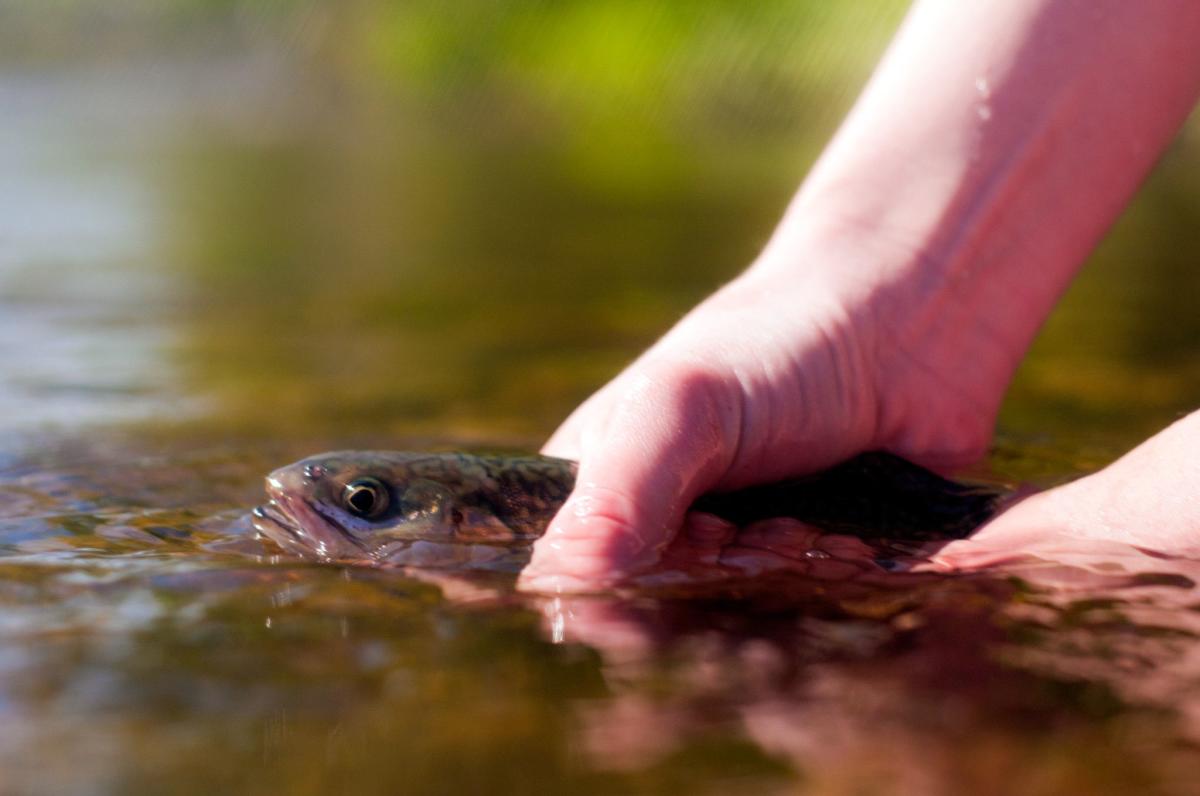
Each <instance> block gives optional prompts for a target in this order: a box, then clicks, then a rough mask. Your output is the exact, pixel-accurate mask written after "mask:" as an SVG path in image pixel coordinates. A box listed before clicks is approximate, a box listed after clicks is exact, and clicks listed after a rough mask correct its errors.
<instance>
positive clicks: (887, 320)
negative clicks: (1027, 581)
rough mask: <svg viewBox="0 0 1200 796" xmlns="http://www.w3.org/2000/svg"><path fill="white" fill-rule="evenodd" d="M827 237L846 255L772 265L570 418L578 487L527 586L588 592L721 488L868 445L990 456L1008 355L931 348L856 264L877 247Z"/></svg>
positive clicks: (564, 451) (549, 448)
mask: <svg viewBox="0 0 1200 796" xmlns="http://www.w3.org/2000/svg"><path fill="white" fill-rule="evenodd" d="M818 248H822V249H823V250H824V251H825V252H828V253H829V256H830V257H840V258H841V259H842V264H843V265H845V266H846V267H845V268H840V269H838V268H820V269H812V270H803V271H800V272H799V273H796V272H785V271H784V270H783V269H778V268H775V267H773V266H772V264H771V263H769V262H764V263H760V264H759V265H758V266H756V267H755V268H752V269H751V270H750V271H748V272H747V273H746V274H745V275H743V276H742V277H741V278H739V279H738V280H737V281H735V282H733V283H731V284H729V285H728V286H726V287H725V288H724V289H723V290H721V291H719V292H718V293H717V294H716V295H714V296H713V297H712V298H710V299H709V300H708V301H706V302H704V303H703V304H701V305H700V306H699V307H698V308H697V309H696V310H694V311H693V312H692V313H691V314H690V315H689V316H687V317H686V318H685V319H684V320H683V321H682V322H681V323H680V324H679V325H678V326H677V327H676V328H675V329H673V330H672V331H671V332H670V333H669V334H667V335H666V337H664V338H663V339H662V340H661V341H660V342H659V343H658V344H657V345H655V346H654V347H653V348H651V349H650V350H649V351H648V352H647V353H646V354H645V355H643V356H642V357H641V358H640V359H639V360H637V361H636V362H635V363H633V364H632V365H631V366H630V367H629V368H627V369H626V370H625V372H623V373H622V374H620V375H619V376H617V378H615V379H614V380H613V381H612V382H610V383H609V384H608V385H607V386H605V387H604V388H602V389H601V390H600V391H599V392H597V393H596V394H595V395H593V396H592V397H591V398H590V399H589V400H588V401H586V402H585V403H584V404H583V405H582V406H581V407H580V408H579V409H578V410H577V411H576V412H575V413H574V414H573V415H572V416H571V417H570V418H569V419H568V420H567V421H566V422H565V423H564V424H563V425H562V427H561V428H560V429H559V430H558V431H557V433H556V434H555V435H554V436H553V437H552V438H551V440H550V441H549V442H548V443H547V445H546V446H545V448H544V452H545V453H547V454H550V455H555V456H562V457H566V458H573V459H577V460H579V462H580V469H579V474H578V477H577V480H576V484H577V485H576V489H575V492H574V493H573V494H572V496H571V498H570V500H569V501H568V502H567V504H566V505H565V506H564V507H563V509H562V510H561V511H560V512H559V514H558V516H557V517H556V518H555V520H554V521H553V522H552V523H551V525H550V527H549V529H548V530H547V532H546V534H545V535H544V536H543V537H542V539H541V540H539V542H538V543H537V545H536V546H535V550H534V555H533V559H532V561H531V563H530V565H529V567H527V569H526V570H525V572H524V574H523V579H522V584H523V586H525V587H526V588H530V589H535V590H543V591H545V590H549V591H554V590H574V589H589V588H595V587H598V586H603V585H604V584H606V583H607V582H609V581H611V580H613V579H616V578H619V577H622V576H624V575H626V574H628V573H629V572H630V571H634V570H637V569H641V568H643V567H645V566H646V565H648V564H650V563H652V562H653V561H655V560H656V558H657V556H658V554H659V552H660V551H661V550H662V549H663V548H664V547H665V546H666V545H667V543H668V542H669V541H670V540H671V539H672V538H673V536H674V535H675V533H676V531H677V529H678V528H679V527H680V526H681V524H682V521H683V516H684V512H685V511H686V509H687V507H688V506H689V505H690V504H691V503H692V502H693V500H695V498H696V497H698V496H699V495H701V494H703V493H705V492H708V491H712V490H722V489H732V488H737V487H740V486H745V485H748V484H752V483H761V482H769V481H773V480H779V479H782V478H785V477H788V476H795V475H799V474H802V473H806V472H811V471H814V470H818V469H820V468H823V467H826V466H829V465H831V464H834V463H836V462H838V461H840V460H843V459H845V458H847V457H849V456H851V455H853V454H855V453H858V452H860V451H863V450H867V449H888V450H891V451H893V452H895V453H897V454H900V455H902V456H906V457H908V458H911V459H913V460H915V461H917V462H920V463H923V464H926V465H930V466H953V465H959V464H963V463H965V462H967V461H970V460H972V459H973V458H975V457H976V456H978V455H979V454H980V453H982V451H983V450H984V448H985V447H986V444H987V442H988V440H989V439H990V435H991V428H992V422H993V418H994V415H995V411H996V408H997V405H998V403H999V398H1000V395H1001V393H1002V391H1003V388H1004V385H1005V384H1006V382H1007V378H1008V370H1007V360H1006V359H1004V358H998V359H997V360H996V361H995V363H994V364H993V365H991V366H989V364H988V363H985V362H984V361H983V359H982V358H981V357H977V356H974V355H972V357H971V358H973V359H974V360H975V361H973V362H972V365H973V368H971V369H969V370H964V369H962V368H961V367H960V366H959V362H961V361H962V360H963V358H964V356H965V354H964V353H962V352H965V351H966V350H967V349H972V350H975V349H977V348H978V346H976V345H974V344H972V345H970V346H968V345H965V341H966V339H967V338H968V337H969V336H970V335H969V334H967V333H963V334H961V335H959V336H958V338H957V342H959V343H964V345H961V346H957V347H956V348H955V350H954V351H951V350H950V349H949V348H947V347H946V345H945V340H943V339H942V337H941V336H940V335H938V336H935V337H936V344H934V345H927V344H926V342H927V341H933V340H935V337H930V336H928V335H925V336H921V335H910V334H908V333H907V332H906V331H903V330H907V329H910V328H917V327H916V326H909V325H908V324H906V323H905V322H904V321H903V320H901V318H900V314H901V310H900V309H898V308H896V307H894V306H893V305H892V304H891V303H890V300H889V298H888V297H887V296H886V295H884V291H883V290H882V289H881V290H878V291H877V290H874V289H872V287H871V284H870V280H869V279H867V278H864V277H863V276H862V273H863V272H859V271H856V268H855V263H856V261H857V259H858V258H859V257H862V256H865V255H858V254H851V253H850V252H849V250H848V249H846V248H841V249H839V247H838V246H834V245H825V244H823V245H822V246H821V247H818V246H817V245H816V244H814V245H813V246H812V247H811V250H812V251H814V253H815V252H816V251H817V249H818ZM790 253H792V254H794V250H793V251H792V252H790ZM890 255H891V256H897V255H900V256H901V257H902V256H903V254H902V253H901V252H898V251H897V252H892V253H890ZM875 273H877V274H886V273H888V271H887V269H879V270H878V271H876V272H875ZM855 274H857V276H855ZM847 275H850V276H851V277H852V278H845V277H846V276H847ZM905 306H906V307H907V308H909V309H911V310H913V311H918V310H920V311H922V312H924V311H925V307H926V305H925V304H924V303H921V302H911V303H908V304H906V305H905ZM959 349H961V351H960V350H959ZM1012 359H1015V357H1012Z"/></svg>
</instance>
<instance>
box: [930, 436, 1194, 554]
mask: <svg viewBox="0 0 1200 796" xmlns="http://www.w3.org/2000/svg"><path fill="white" fill-rule="evenodd" d="M1198 449H1200V412H1194V413H1192V414H1191V415H1188V416H1187V417H1185V418H1183V419H1182V420H1179V421H1177V422H1176V423H1174V424H1173V425H1171V426H1169V427H1168V428H1166V429H1164V430H1163V431H1161V432H1159V433H1158V434H1156V435H1155V436H1154V437H1151V438H1150V439H1149V440H1147V441H1146V442H1144V443H1142V444H1141V445H1139V446H1138V447H1137V448H1135V449H1134V450H1132V451H1130V452H1129V453H1127V454H1126V455H1125V456H1123V457H1121V458H1120V459H1118V460H1117V461H1115V462H1113V463H1112V464H1110V465H1109V466H1108V467H1105V468H1104V469H1103V470H1100V471H1099V472H1096V473H1093V474H1092V475H1089V476H1086V477H1084V478H1080V479H1079V480H1077V481H1072V482H1070V483H1068V484H1065V485H1063V486H1060V487H1057V488H1054V489H1050V490H1047V491H1045V492H1041V493H1038V494H1035V495H1033V496H1031V497H1029V498H1026V499H1025V500H1023V501H1021V502H1020V503H1017V504H1016V505H1014V506H1013V507H1012V508H1010V509H1009V510H1007V511H1005V512H1004V513H1002V514H1001V515H1000V516H998V517H996V518H995V519H994V520H992V521H991V522H990V523H988V524H987V525H985V526H984V527H983V528H981V529H980V530H979V531H978V532H977V533H976V534H975V535H973V536H972V537H971V538H970V539H969V540H964V541H962V542H954V543H951V544H950V545H948V546H947V547H946V548H944V549H943V550H942V551H940V552H939V553H938V555H937V557H936V560H937V562H938V563H939V564H940V565H942V566H944V567H949V568H953V569H977V568H980V567H986V566H993V565H998V564H1005V565H1007V564H1010V563H1012V562H1013V560H1014V559H1016V558H1019V557H1026V558H1027V557H1029V556H1038V557H1041V558H1044V559H1046V560H1049V561H1057V562H1067V563H1072V562H1078V561H1080V560H1081V557H1082V558H1083V559H1085V560H1090V559H1089V557H1090V558H1096V559H1100V560H1105V561H1109V560H1112V559H1113V558H1114V557H1119V558H1129V557H1130V556H1134V555H1137V554H1139V551H1140V554H1141V555H1142V557H1145V556H1146V555H1149V556H1150V557H1152V558H1156V559H1159V560H1158V563H1159V564H1161V563H1162V561H1161V557H1162V556H1164V555H1165V556H1168V557H1182V558H1186V559H1200V457H1197V455H1196V451H1197V450H1198ZM1126 568H1127V569H1128V568H1130V567H1129V566H1127V567H1126ZM1140 568H1144V567H1140Z"/></svg>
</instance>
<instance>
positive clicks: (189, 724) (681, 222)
mask: <svg viewBox="0 0 1200 796" xmlns="http://www.w3.org/2000/svg"><path fill="white" fill-rule="evenodd" d="M142 5H143V4H139V3H127V4H121V5H120V6H111V7H106V8H105V10H104V13H100V12H99V11H97V10H96V8H93V7H92V6H91V5H89V4H88V3H85V2H78V3H63V4H55V5H54V8H53V9H50V10H45V9H44V8H43V6H42V5H38V4H32V3H14V4H12V5H11V6H9V7H5V8H0V106H3V107H4V108H5V121H4V124H3V125H0V175H2V179H0V332H2V334H0V341H2V342H0V377H2V378H0V792H3V793H9V792H12V793H56V794H57V793H79V794H108V793H156V792H184V793H187V792H198V793H199V792H204V793H211V792H213V791H214V790H216V789H218V788H222V789H226V790H232V791H236V792H246V793H280V792H285V793H318V792H329V791H331V790H343V791H347V792H361V793H402V792H415V793H427V792H446V793H460V792H496V793H504V792H521V793H529V792H564V791H571V792H577V793H631V792H632V793H638V792H641V793H658V792H672V793H675V792H700V793H704V792H711V793H728V792H731V791H734V792H742V791H744V792H756V793H773V792H781V793H782V792H788V793H793V792H796V791H797V790H798V789H799V790H801V791H802V792H814V793H835V794H836V793H861V792H894V793H921V794H938V793H946V794H951V793H961V792H963V791H967V790H975V791H977V792H979V793H1000V792H1022V793H1082V792H1088V793H1126V792H1130V791H1138V792H1164V793H1187V792H1189V791H1190V790H1191V789H1192V786H1191V782H1192V777H1191V772H1193V771H1194V770H1195V764H1196V762H1197V760H1196V753H1195V748H1196V742H1197V741H1198V740H1200V729H1198V728H1200V723H1198V722H1200V700H1198V699H1197V697H1196V694H1197V689H1198V688H1200V678H1198V677H1197V671H1200V669H1197V667H1196V657H1197V654H1198V650H1200V645H1197V643H1196V633H1197V632H1198V628H1197V627H1196V625H1195V616H1196V612H1195V607H1196V606H1197V605H1198V604H1200V600H1198V599H1197V597H1196V593H1195V588H1194V584H1195V583H1196V582H1197V581H1200V574H1197V573H1196V572H1195V571H1194V570H1195V568H1196V567H1195V565H1194V564H1192V563H1191V562H1187V561H1172V560H1164V559H1160V558H1156V557H1154V556H1152V555H1149V554H1148V553H1145V552H1139V551H1130V550H1105V551H1093V552H1094V553H1095V555H1093V556H1092V557H1091V558H1081V557H1080V556H1079V555H1078V551H1075V553H1073V554H1072V553H1071V551H1063V554H1062V555H1061V556H1059V558H1061V559H1063V560H1061V561H1055V562H1046V561H1029V562H1023V563H1021V564H1020V565H1019V566H1015V567H1014V568H1012V569H1011V571H1009V572H1008V573H1007V574H1005V575H994V576H986V577H985V576H979V577H971V578H966V577H947V576H945V575H941V574H937V573H905V574H897V573H887V572H883V571H881V570H879V569H878V567H877V566H875V565H874V564H871V565H870V566H867V565H866V564H863V562H862V561H849V560H847V559H848V558H852V557H853V556H851V555H850V553H851V552H853V551H850V550H849V549H848V548H839V547H838V546H837V545H836V544H835V545H832V546H827V547H822V546H821V545H822V544H826V543H825V542H822V543H820V544H818V545H817V550H818V551H819V552H821V553H822V555H820V556H812V557H807V558H803V559H802V560H803V562H804V566H803V567H799V566H797V567H792V569H791V571H789V572H787V573H786V574H785V573H781V572H776V573H775V574H774V575H771V576H770V577H768V578H766V579H759V580H758V581H751V580H748V579H746V578H744V577H740V576H738V573H737V572H734V573H732V575H731V576H730V577H727V578H725V579H723V580H721V581H720V582H718V583H716V584H713V583H709V584H708V585H705V586H694V587H692V588H690V589H689V588H688V587H685V586H681V585H679V584H678V583H677V582H675V583H673V582H672V581H671V580H670V579H664V580H660V581H658V582H647V583H644V584H641V585H640V586H639V587H637V588H634V589H630V590H629V591H627V592H625V593H622V594H620V595H610V596H605V597H590V598H575V599H571V600H566V599H537V598H531V597H526V596H520V595H518V594H516V593H515V592H514V591H513V589H512V584H511V582H510V578H508V576H505V575H502V574H497V573H494V572H493V573H487V572H469V571H436V570H426V571H420V572H411V573H404V572H399V571H373V570H363V569H358V570H352V571H343V570H340V569H337V568H333V567H318V566H311V565H305V564H302V563H299V562H295V561H291V560H287V559H274V558H272V557H271V555H270V551H268V550H267V549H266V548H264V547H263V546H262V545H261V544H260V543H258V542H257V541H255V540H254V539H252V538H250V536H249V532H250V531H249V525H248V524H247V521H246V519H245V515H244V512H245V509H246V508H248V507H249V506H252V505H254V504H256V503H258V502H260V499H261V486H260V484H261V481H260V479H261V476H262V474H264V473H265V472H267V471H269V470H270V469H272V468H274V467H276V466H278V465H280V464H282V463H284V462H288V461H292V460H295V459H297V458H299V457H300V456H302V455H305V454H308V453H312V452H314V451H316V450H322V449H331V448H347V447H381V446H385V447H397V448H409V447H411V448H428V447H454V446H462V445H475V446H481V447H506V446H516V447H533V446H536V444H537V443H538V440H539V439H540V438H541V437H542V436H543V435H545V434H546V433H548V431H549V430H550V429H551V428H552V427H553V426H554V424H555V423H556V422H557V420H558V419H559V418H560V417H561V416H562V415H563V414H564V413H565V412H566V411H567V410H568V409H569V408H570V407H571V406H572V405H573V404H574V403H575V402H576V401H578V400H579V399H580V398H581V397H582V396H583V395H585V394H586V393H587V392H588V391H589V390H591V389H592V388H594V387H595V386H596V385H597V384H598V383H599V382H600V381H602V380H603V379H604V378H605V377H606V376H608V375H610V374H611V373H612V372H613V371H614V370H615V369H616V368H617V367H619V366H620V364H621V363H622V362H624V361H626V360H627V359H628V358H630V357H631V356H633V355H634V354H635V353H636V352H637V351H638V350H639V349H640V347H641V346H643V345H644V344H645V343H647V342H648V341H649V340H651V339H653V337H654V336H655V335H656V334H657V333H659V332H660V331H661V330H662V329H663V328H665V327H666V326H667V325H668V324H669V323H670V322H671V321H672V320H673V319H674V318H676V317H677V316H678V315H679V313H681V312H683V311H684V310H686V308H687V307H689V306H690V305H691V304H692V303H693V302H694V301H695V300H696V299H697V298H698V297H700V296H702V295H704V294H705V293H706V292H707V291H709V290H710V289H711V288H712V287H714V286H715V285H717V284H719V283H720V282H721V281H722V280H723V279H726V278H728V277H729V276H730V275H731V274H733V273H735V272H736V270H737V269H739V268H740V267H742V265H743V264H744V263H746V262H747V261H748V260H749V259H750V258H752V257H753V256H754V254H755V253H756V250H757V248H758V246H760V245H761V243H762V241H763V239H764V238H765V236H766V235H767V234H768V232H769V230H770V228H771V226H772V224H773V223H774V221H775V218H776V216H777V214H778V213H779V211H780V209H781V208H782V206H783V203H784V201H785V200H786V197H787V195H788V194H789V192H790V191H791V190H793V188H794V187H795V184H796V183H797V181H798V180H799V179H800V176H801V174H802V173H803V171H804V168H805V164H806V162H807V159H809V158H811V157H812V155H813V153H814V152H815V151H816V150H817V148H818V147H819V146H820V144H821V142H822V141H823V139H824V138H825V137H826V136H827V135H828V134H829V132H830V130H831V128H832V126H833V125H834V124H835V123H836V121H837V119H838V117H839V115H840V113H841V112H842V110H843V109H844V107H845V105H846V103H847V102H848V101H849V99H850V97H851V96H852V95H853V92H854V88H855V86H856V85H857V83H858V81H859V80H861V78H862V75H863V74H864V70H865V69H866V68H867V65H869V63H870V62H871V60H872V59H873V58H874V57H875V55H876V54H877V53H878V51H879V48H880V47H882V45H883V42H884V41H885V40H886V38H887V36H888V34H889V32H890V30H891V28H892V26H893V25H894V24H895V23H896V20H897V19H898V14H899V13H900V11H901V5H902V4H900V3H893V4H882V5H880V6H879V7H878V8H875V7H872V8H874V9H875V10H872V11H866V10H862V9H865V8H866V7H865V6H864V7H862V9H859V8H858V7H857V5H856V4H847V5H845V6H830V5H828V4H824V3H808V2H791V1H790V0H789V1H788V2H782V1H781V2H766V3H759V4H753V5H752V6H751V5H747V4H742V3H733V2H713V3H706V4H703V12H702V13H694V14H693V13H691V12H686V13H685V11H683V10H681V9H683V6H682V5H677V4H665V3H650V4H647V3H643V2H634V0H614V2H606V3H594V2H590V0H589V2H566V3H561V4H554V5H553V7H551V6H543V5H535V6H528V5H524V4H516V3H504V2H501V3H490V2H489V3H471V5H470V6H469V9H470V11H471V13H470V14H466V13H461V14H459V13H453V12H451V11H448V10H445V9H444V8H443V5H442V4H437V3H431V2H429V3H427V2H412V3H405V4H399V3H390V2H382V1H380V2H363V3H355V4H334V3H295V4H293V3H254V2H249V1H248V0H247V1H244V2H231V3H221V4H205V3H189V2H181V3H178V4H175V6H176V7H173V8H170V9H168V8H167V7H166V6H157V5H156V6H155V7H154V8H149V7H148V4H146V5H147V7H145V8H143V7H142ZM472 15H474V16H472ZM468 19H473V20H474V22H473V24H467V22H466V20H468ZM610 59H611V60H610ZM1197 152H1198V150H1197V148H1196V146H1195V139H1194V137H1187V136H1185V138H1184V139H1183V140H1182V141H1181V142H1180V144H1179V145H1178V146H1177V147H1176V149H1175V150H1174V151H1172V152H1171V153H1169V154H1168V156H1167V158H1166V159H1165V160H1164V162H1163V164H1162V165H1161V166H1160V168H1159V170H1158V172H1157V173H1156V174H1155V176H1154V177H1153V178H1152V179H1151V181H1150V183H1149V185H1148V186H1147V188H1146V190H1145V192H1144V193H1143V195H1142V196H1141V198H1140V199H1139V200H1138V203H1137V204H1136V205H1135V206H1134V208H1133V209H1132V211H1131V212H1130V214H1129V215H1128V216H1127V217H1126V218H1125V219H1124V220H1123V221H1122V223H1121V224H1120V226H1119V227H1118V229H1117V230H1116V231H1115V233H1114V234H1113V235H1112V236H1111V237H1110V239H1109V240H1108V241H1107V242H1106V244H1105V245H1104V247H1103V248H1102V250H1101V251H1100V253H1099V254H1098V255H1097V257H1096V258H1095V261H1094V263H1093V264H1092V266H1091V268H1090V270H1089V271H1088V272H1087V273H1086V274H1085V275H1084V276H1083V277H1082V278H1081V279H1080V281H1079V283H1078V284H1077V286H1076V287H1075V288H1074V289H1073V291H1072V293H1071V294H1070V295H1069V296H1068V299H1067V301H1066V302H1065V303H1064V305H1063V306H1062V307H1061V309H1060V311H1059V312H1058V313H1057V314H1056V316H1055V317H1054V318H1053V319H1052V320H1051V322H1050V323H1049V324H1048V327H1047V329H1046V331H1045V334H1044V335H1043V337H1042V338H1041V339H1040V341H1039V342H1038V344H1037V347H1036V348H1035V351H1034V354H1033V355H1032V357H1031V359H1030V361H1029V362H1028V363H1027V365H1026V367H1025V368H1024V369H1023V370H1022V372H1021V374H1020V375H1019V377H1018V381H1017V384H1016V385H1015V387H1014V390H1013V393H1012V397H1011V400H1010V401H1009V403H1008V404H1007V406H1006V408H1005V414H1004V421H1003V427H1002V436H1001V440H1002V443H1001V445H1000V447H999V448H998V449H997V450H996V452H995V454H994V455H993V457H992V461H991V467H992V468H993V470H994V471H995V472H996V473H997V474H998V475H1000V476H1001V477H1004V478H1009V479H1012V480H1018V481H1019V480H1032V481H1034V482H1037V483H1049V482H1052V481H1054V480H1059V479H1062V478H1065V477H1067V476H1070V475H1072V474H1074V473H1077V472H1079V471H1081V470H1085V469H1088V468H1092V467H1096V466H1099V465H1100V464H1102V463H1103V462H1104V461H1106V460H1107V459H1108V458H1110V457H1111V456H1112V455H1113V454H1114V453H1115V452H1117V451H1118V450H1120V449H1121V448H1123V447H1125V446H1127V445H1129V444H1131V443H1132V442H1133V441H1134V440H1136V439H1137V438H1138V437H1139V436H1142V435H1144V434H1145V433H1147V432H1148V431H1149V430H1151V429H1153V428H1155V427H1157V426H1161V425H1163V424H1165V422H1166V421H1167V420H1168V419H1169V418H1170V417H1172V416H1173V414H1174V413H1176V412H1178V411H1180V410H1183V409H1185V408H1189V401H1194V398H1193V396H1194V395H1196V394H1197V390H1198V388H1200V353H1198V352H1200V347H1198V346H1197V345H1196V342H1195V341H1196V340H1197V339H1200V315H1198V314H1197V313H1195V312H1194V307H1193V306H1192V305H1193V303H1194V302H1193V301H1192V296H1194V294H1195V286H1196V284H1197V282H1196V280H1197V279H1198V278H1200V276H1198V275H1197V274H1198V272H1197V271H1196V269H1195V268H1194V266H1193V264H1192V261H1193V260H1194V259H1195V252H1196V246H1195V245H1193V244H1194V243H1196V238H1195V236H1196V232H1195V230H1196V228H1197V227H1196V224H1195V219H1196V213H1197V212H1198V209H1197V208H1198V205H1197V202H1196V197H1197V196H1198V195H1200V185H1198V184H1197V177H1196V175H1197V174H1200V170H1198V169H1196V168H1195V166H1196V158H1197ZM417 435H423V436H417ZM827 541H828V540H827ZM739 555H740V557H735V558H730V559H729V560H728V561H726V563H729V562H731V561H736V562H737V563H738V565H739V566H742V567H743V568H744V569H743V571H742V572H741V574H743V575H744V574H745V568H748V567H750V566H751V565H752V564H753V563H754V562H755V561H760V559H759V558H756V556H757V555H758V553H755V552H753V551H751V552H750V553H748V554H747V553H745V551H743V552H742V553H740V554H739ZM814 562H817V563H819V564H820V566H816V565H814Z"/></svg>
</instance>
